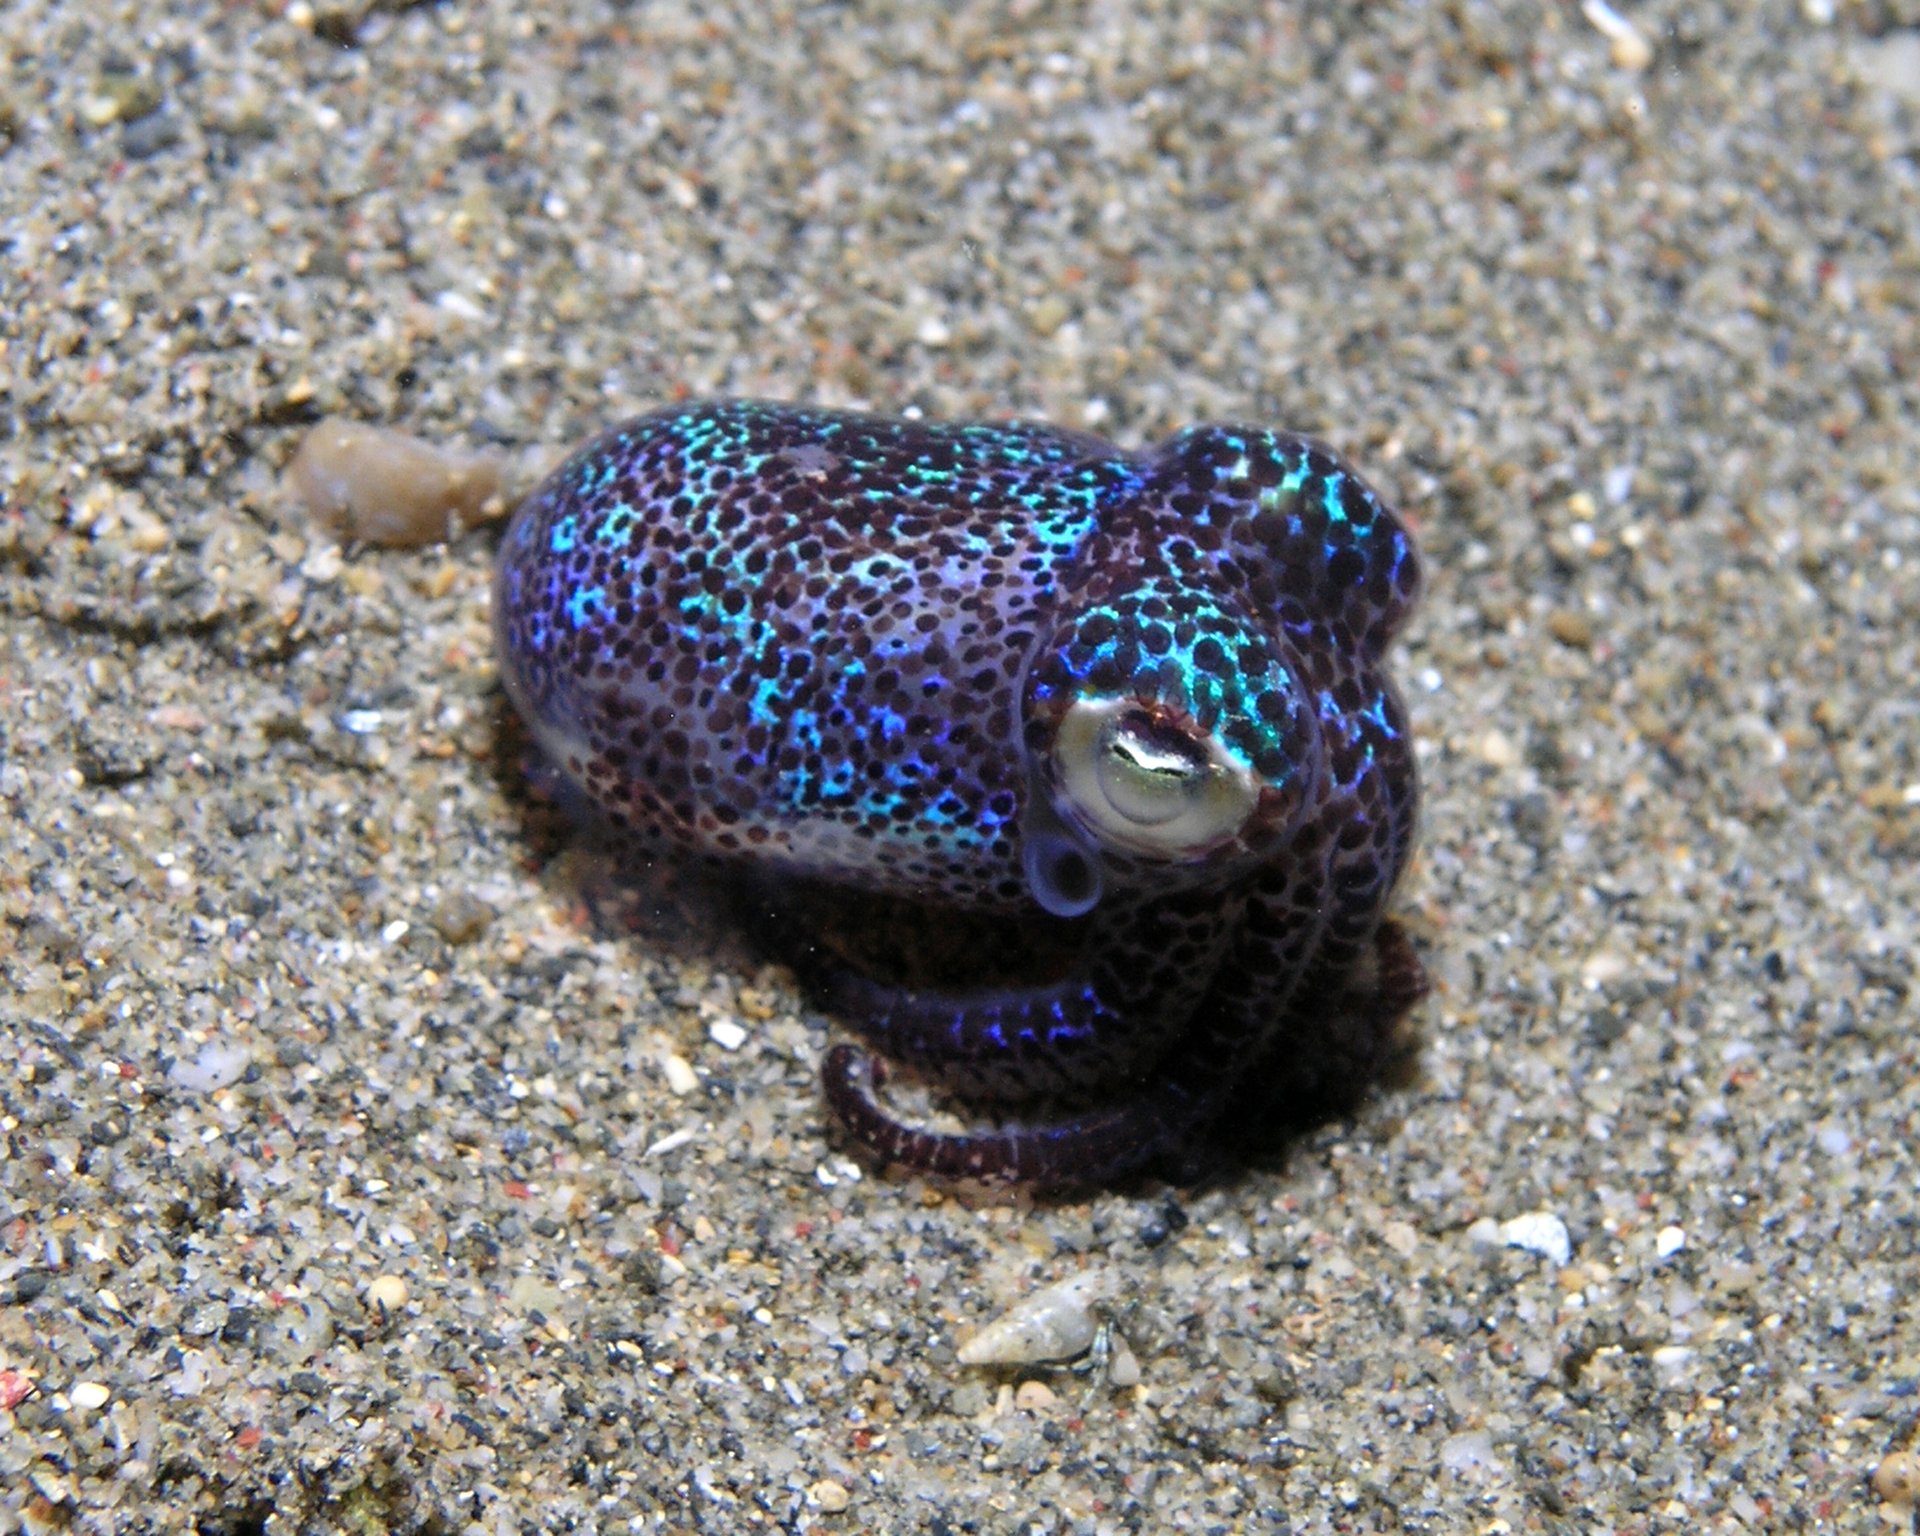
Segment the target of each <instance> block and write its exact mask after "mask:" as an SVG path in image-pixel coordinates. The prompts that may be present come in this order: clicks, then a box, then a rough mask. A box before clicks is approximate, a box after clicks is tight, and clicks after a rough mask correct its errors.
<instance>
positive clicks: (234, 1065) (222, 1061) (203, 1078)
mask: <svg viewBox="0 0 1920 1536" xmlns="http://www.w3.org/2000/svg"><path fill="white" fill-rule="evenodd" d="M252 1060H253V1057H252V1056H251V1055H250V1054H249V1053H248V1051H247V1048H246V1047H245V1046H244V1045H235V1044H232V1043H231V1042H222V1041H215V1042H213V1043H212V1044H210V1045H205V1046H202V1047H201V1050H200V1054H199V1055H197V1056H195V1057H194V1058H193V1060H192V1061H184V1060H183V1061H176V1062H175V1063H174V1064H173V1065H172V1066H171V1067H169V1068H168V1069H167V1081H168V1082H170V1083H172V1084H173V1086H174V1087H176V1088H180V1089H184V1090H185V1091H186V1092H188V1093H212V1092H214V1091H215V1090H217V1089H220V1088H231V1087H232V1086H233V1085H234V1084H235V1083H237V1082H239V1081H240V1079H241V1078H243V1077H245V1076H246V1075H247V1065H248V1063H249V1062H251V1061H252Z"/></svg>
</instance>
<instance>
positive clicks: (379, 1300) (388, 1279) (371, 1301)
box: [367, 1275, 407, 1317]
mask: <svg viewBox="0 0 1920 1536" xmlns="http://www.w3.org/2000/svg"><path fill="white" fill-rule="evenodd" d="M406 1304H407V1282H406V1280H405V1279H404V1278H403V1277H402V1276H400V1275H376V1276H375V1277H374V1278H373V1279H372V1280H370V1281H368V1282H367V1305H368V1306H369V1307H371V1308H373V1310H374V1311H376V1312H381V1313H385V1314H386V1315H387V1316H389V1317H391V1316H392V1315H393V1314H394V1313H395V1312H398V1311H399V1310H400V1309H401V1308H402V1307H404V1306H405V1305H406Z"/></svg>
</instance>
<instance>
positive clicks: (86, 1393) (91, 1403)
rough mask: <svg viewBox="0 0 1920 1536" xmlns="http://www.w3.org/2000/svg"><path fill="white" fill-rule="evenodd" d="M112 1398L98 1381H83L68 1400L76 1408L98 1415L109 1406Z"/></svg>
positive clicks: (68, 1395) (68, 1396) (70, 1393)
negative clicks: (108, 1403) (109, 1400)
mask: <svg viewBox="0 0 1920 1536" xmlns="http://www.w3.org/2000/svg"><path fill="white" fill-rule="evenodd" d="M112 1396H113V1394H112V1393H111V1392H109V1391H108V1390H107V1389H106V1388H105V1387H104V1386H102V1385H101V1384H100V1383H99V1382H97V1381H83V1382H81V1383H79V1384H78V1385H77V1386H75V1387H74V1389H73V1390H72V1391H71V1392H69V1393H68V1394H67V1398H68V1400H69V1401H70V1402H72V1404H73V1406H74V1407H76V1408H80V1409H84V1410H85V1411H86V1412H88V1413H98V1412H99V1411H100V1410H101V1409H102V1408H104V1407H106V1406H107V1402H108V1399H110V1398H111V1397H112Z"/></svg>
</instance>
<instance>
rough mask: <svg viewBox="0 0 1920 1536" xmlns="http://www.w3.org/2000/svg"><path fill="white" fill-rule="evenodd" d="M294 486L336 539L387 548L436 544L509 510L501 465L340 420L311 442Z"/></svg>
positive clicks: (290, 473) (303, 448)
mask: <svg viewBox="0 0 1920 1536" xmlns="http://www.w3.org/2000/svg"><path fill="white" fill-rule="evenodd" d="M287 483H288V484H289V485H290V486H292V488H293V489H294V491H295V492H296V493H297V494H298V495H299V497H300V499H301V500H302V501H303V502H305V503H306V506H307V509H308V511H310V512H311V513H312V514H313V515H314V517H315V518H316V519H317V520H318V521H319V522H320V523H321V524H322V525H324V526H325V527H326V528H327V529H328V530H329V531H330V532H332V533H335V534H337V535H339V536H340V537H342V538H348V539H361V540H364V541H365V542H366V543H369V544H378V545H381V546H383V547H385V548H397V549H410V548H414V547H417V546H419V545H422V544H431V543H433V542H435V541H436V540H439V539H445V538H447V537H448V536H449V534H450V533H453V532H455V531H457V530H458V528H459V527H460V526H462V525H466V524H472V523H477V522H482V521H484V520H485V519H486V518H488V517H489V516H492V515H494V514H495V513H497V512H498V511H500V510H501V508H502V502H501V490H500V466H499V465H498V464H497V463H496V462H495V461H494V460H492V459H486V458H472V457H468V456H467V455H464V454H458V453H452V452H449V451H447V450H446V449H443V448H437V447H435V446H434V445H433V444H431V443H427V442H423V441H422V440H421V439H419V438H416V437H408V436H407V435H406V434H405V433H401V432H393V431H389V430H388V429H387V428H385V427H373V426H368V425H367V424H366V423H364V422H357V421H342V420H340V419H338V418H334V419H331V420H328V421H323V422H321V423H320V424H319V425H318V426H317V427H315V428H314V429H313V430H312V431H311V432H309V433H308V434H307V435H306V438H305V440H304V441H302V443H301V444H300V449H299V451H298V452H297V453H295V454H294V456H293V462H292V463H291V464H289V465H288V466H287Z"/></svg>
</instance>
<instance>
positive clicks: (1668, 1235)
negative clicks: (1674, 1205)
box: [1653, 1227, 1687, 1259]
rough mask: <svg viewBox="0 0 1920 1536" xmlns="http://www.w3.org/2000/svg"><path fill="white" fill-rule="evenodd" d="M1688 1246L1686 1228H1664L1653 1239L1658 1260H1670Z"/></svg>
mask: <svg viewBox="0 0 1920 1536" xmlns="http://www.w3.org/2000/svg"><path fill="white" fill-rule="evenodd" d="M1686 1246H1687V1230H1686V1228H1685V1227H1662V1228H1661V1229H1660V1230H1659V1231H1658V1232H1656V1233H1655V1234H1654V1237H1653V1252H1654V1256H1655V1257H1656V1258H1662V1259H1670V1258H1672V1257H1673V1256H1674V1255H1675V1254H1676V1253H1678V1252H1679V1251H1680V1250H1681V1249H1682V1248H1684V1247H1686Z"/></svg>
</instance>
